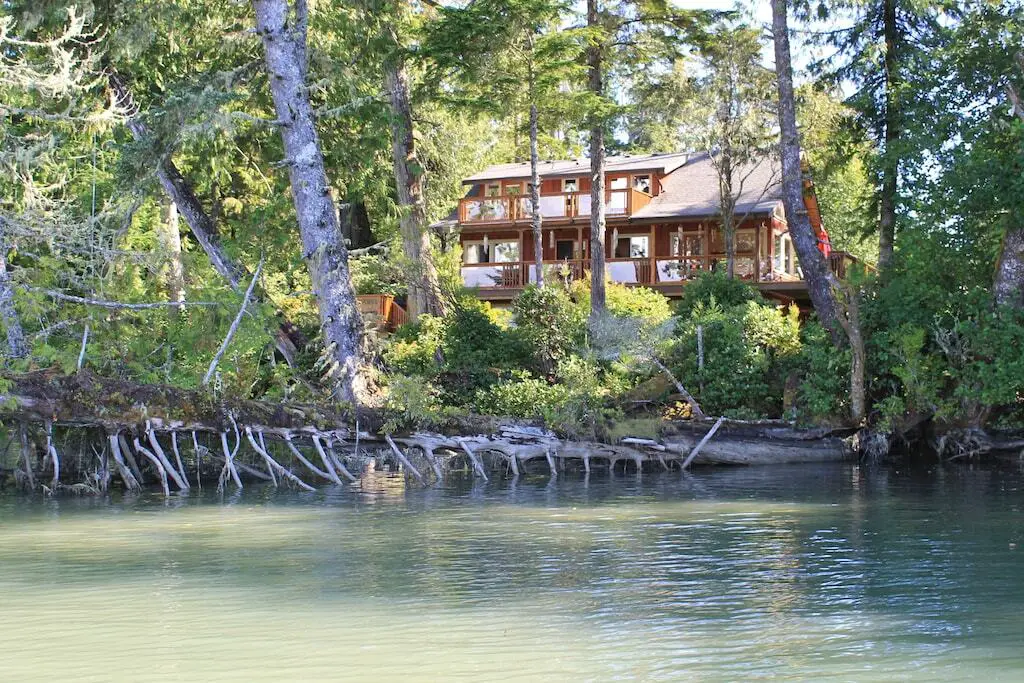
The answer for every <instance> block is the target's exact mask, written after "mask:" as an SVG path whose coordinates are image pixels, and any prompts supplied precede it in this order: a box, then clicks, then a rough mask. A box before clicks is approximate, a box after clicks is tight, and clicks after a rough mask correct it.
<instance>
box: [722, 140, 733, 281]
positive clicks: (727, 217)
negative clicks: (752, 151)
mask: <svg viewBox="0 0 1024 683" xmlns="http://www.w3.org/2000/svg"><path fill="white" fill-rule="evenodd" d="M732 183H733V168H732V156H731V155H730V154H729V151H728V149H723V150H722V165H721V168H720V170H719V177H718V191H719V193H720V197H719V203H720V208H721V211H722V237H723V238H724V239H725V272H726V274H727V275H728V277H729V279H730V280H731V279H733V278H734V277H736V197H735V195H734V194H733V187H732Z"/></svg>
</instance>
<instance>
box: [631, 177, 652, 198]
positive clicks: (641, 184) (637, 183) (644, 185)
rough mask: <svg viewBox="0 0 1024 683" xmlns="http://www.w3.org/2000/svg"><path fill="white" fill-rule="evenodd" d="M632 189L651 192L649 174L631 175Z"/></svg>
mask: <svg viewBox="0 0 1024 683" xmlns="http://www.w3.org/2000/svg"><path fill="white" fill-rule="evenodd" d="M633 189H634V190H637V191H639V192H644V193H646V194H650V193H651V176H649V175H635V176H633Z"/></svg>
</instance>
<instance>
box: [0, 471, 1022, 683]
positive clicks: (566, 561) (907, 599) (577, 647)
mask: <svg viewBox="0 0 1024 683" xmlns="http://www.w3.org/2000/svg"><path fill="white" fill-rule="evenodd" d="M1022 484H1024V480H1022V478H1021V476H1020V475H1019V474H1016V473H1013V472H1010V473H1007V472H986V471H968V470H946V471H939V472H930V473H922V472H916V473H910V472H899V471H895V470H882V471H867V470H862V469H858V468H857V467H854V466H792V467H782V468H773V469H767V468H766V469H732V470H715V471H702V472H696V473H694V474H693V475H689V476H685V477H680V476H679V475H678V474H671V475H664V476H651V475H644V477H643V478H642V479H636V478H634V477H632V476H629V477H623V476H619V477H616V478H613V479H607V478H596V477H595V478H591V479H590V480H589V481H584V480H582V479H578V478H570V477H562V478H560V479H556V480H551V481H549V480H548V479H547V478H538V479H532V478H531V479H520V480H519V481H517V482H515V483H510V482H491V483H489V484H486V485H475V486H474V485H472V483H471V482H468V481H467V482H463V483H459V482H453V483H450V484H448V485H447V486H445V487H439V488H434V489H428V490H421V489H420V490H408V491H407V490H404V489H403V487H402V485H401V481H400V480H398V479H394V478H388V477H386V476H383V475H381V476H378V477H377V478H371V479H368V480H367V481H365V482H364V483H363V484H362V486H361V487H356V488H347V489H335V490H325V491H323V492H319V493H315V494H295V493H286V492H273V491H271V490H266V489H264V490H251V491H250V490H247V491H246V492H245V494H244V495H241V496H236V497H228V498H226V499H220V498H217V497H216V496H214V495H212V494H207V495H193V496H192V497H190V498H186V499H176V500H173V501H171V502H169V503H167V502H165V501H163V500H162V499H161V498H159V497H148V496H144V497H140V498H137V499H124V500H122V499H119V498H117V499H114V500H108V501H96V500H86V499H77V500H69V499H60V500H49V501H38V500H37V501H32V500H29V499H26V498H18V497H7V498H0V680H4V681H36V680H38V681H44V680H45V681H107V680H124V681H182V680H190V681H228V680H230V681H271V680H375V681H386V680H397V679H401V680H431V681H453V680H463V681H488V680H511V681H515V680H522V681H526V680H552V681H560V680H573V681H576V680H592V681H610V680H643V681H656V680H727V681H735V680H750V679H759V678H779V679H803V680H848V681H893V680H921V681H934V680H964V679H974V680H982V681H1003V680H1005V681H1022V680H1024V492H1022Z"/></svg>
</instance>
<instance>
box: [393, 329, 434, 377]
mask: <svg viewBox="0 0 1024 683" xmlns="http://www.w3.org/2000/svg"><path fill="white" fill-rule="evenodd" d="M444 323H445V321H444V319H443V318H437V317H435V316H431V315H423V316H420V319H419V320H417V321H416V322H412V323H409V324H406V325H403V326H402V327H400V328H398V330H397V331H396V332H395V334H394V335H393V336H392V338H391V340H390V342H389V343H388V346H387V348H386V350H385V351H384V362H385V363H386V364H387V366H388V367H389V368H390V369H391V370H392V371H393V372H396V373H400V374H404V375H420V376H424V377H434V376H436V375H437V373H438V372H439V371H440V365H439V361H438V350H439V349H440V348H441V342H442V339H443V336H444Z"/></svg>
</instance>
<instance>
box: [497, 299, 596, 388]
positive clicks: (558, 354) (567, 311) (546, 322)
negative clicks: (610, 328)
mask: <svg viewBox="0 0 1024 683" xmlns="http://www.w3.org/2000/svg"><path fill="white" fill-rule="evenodd" d="M512 321H513V323H514V324H515V326H516V329H517V330H518V331H519V334H520V336H521V338H522V340H523V341H524V342H525V343H526V344H528V345H529V347H530V349H531V351H532V353H533V357H534V360H535V363H536V368H537V369H538V370H539V371H540V372H542V373H544V374H549V373H551V372H553V371H554V369H555V367H556V366H557V365H558V363H559V362H560V361H561V360H563V359H564V358H567V357H568V356H569V355H570V354H571V353H572V352H573V351H574V350H576V349H578V348H579V347H580V346H581V345H582V344H583V339H584V336H585V334H586V326H587V317H586V312H585V311H583V310H582V309H581V308H580V307H579V306H577V305H576V304H575V303H574V302H573V300H572V299H571V298H570V296H569V293H568V292H567V291H566V290H565V288H564V287H560V286H558V285H549V286H547V287H544V288H543V289H541V288H539V287H536V286H534V285H530V286H528V287H527V288H526V289H524V290H523V292H522V293H521V294H520V295H519V296H518V297H517V298H516V300H515V302H514V303H513V304H512Z"/></svg>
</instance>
